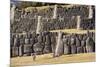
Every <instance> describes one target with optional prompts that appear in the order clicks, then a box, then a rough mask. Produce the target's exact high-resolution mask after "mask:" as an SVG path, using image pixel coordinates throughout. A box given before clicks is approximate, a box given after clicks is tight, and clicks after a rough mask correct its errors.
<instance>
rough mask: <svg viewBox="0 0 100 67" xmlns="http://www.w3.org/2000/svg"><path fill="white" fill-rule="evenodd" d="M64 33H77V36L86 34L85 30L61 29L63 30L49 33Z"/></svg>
mask: <svg viewBox="0 0 100 67" xmlns="http://www.w3.org/2000/svg"><path fill="white" fill-rule="evenodd" d="M59 31H62V32H65V33H77V34H84V33H87V30H77V29H63V30H52V31H50V32H59ZM89 31H90V32H95V30H89Z"/></svg>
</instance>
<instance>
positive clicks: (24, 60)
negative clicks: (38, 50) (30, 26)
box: [11, 53, 95, 67]
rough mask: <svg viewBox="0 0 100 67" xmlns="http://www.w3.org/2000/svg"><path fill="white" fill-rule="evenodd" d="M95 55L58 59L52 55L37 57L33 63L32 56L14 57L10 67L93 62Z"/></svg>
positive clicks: (63, 56) (69, 56)
mask: <svg viewBox="0 0 100 67" xmlns="http://www.w3.org/2000/svg"><path fill="white" fill-rule="evenodd" d="M94 61H95V53H84V54H73V55H72V54H71V55H62V56H60V57H56V58H53V57H52V54H51V53H50V54H44V55H38V56H37V57H36V60H35V61H33V59H32V56H26V57H15V58H11V66H12V67H15V66H17V67H18V66H20V65H21V66H22V65H40V64H60V63H63V64H64V63H80V62H94Z"/></svg>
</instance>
